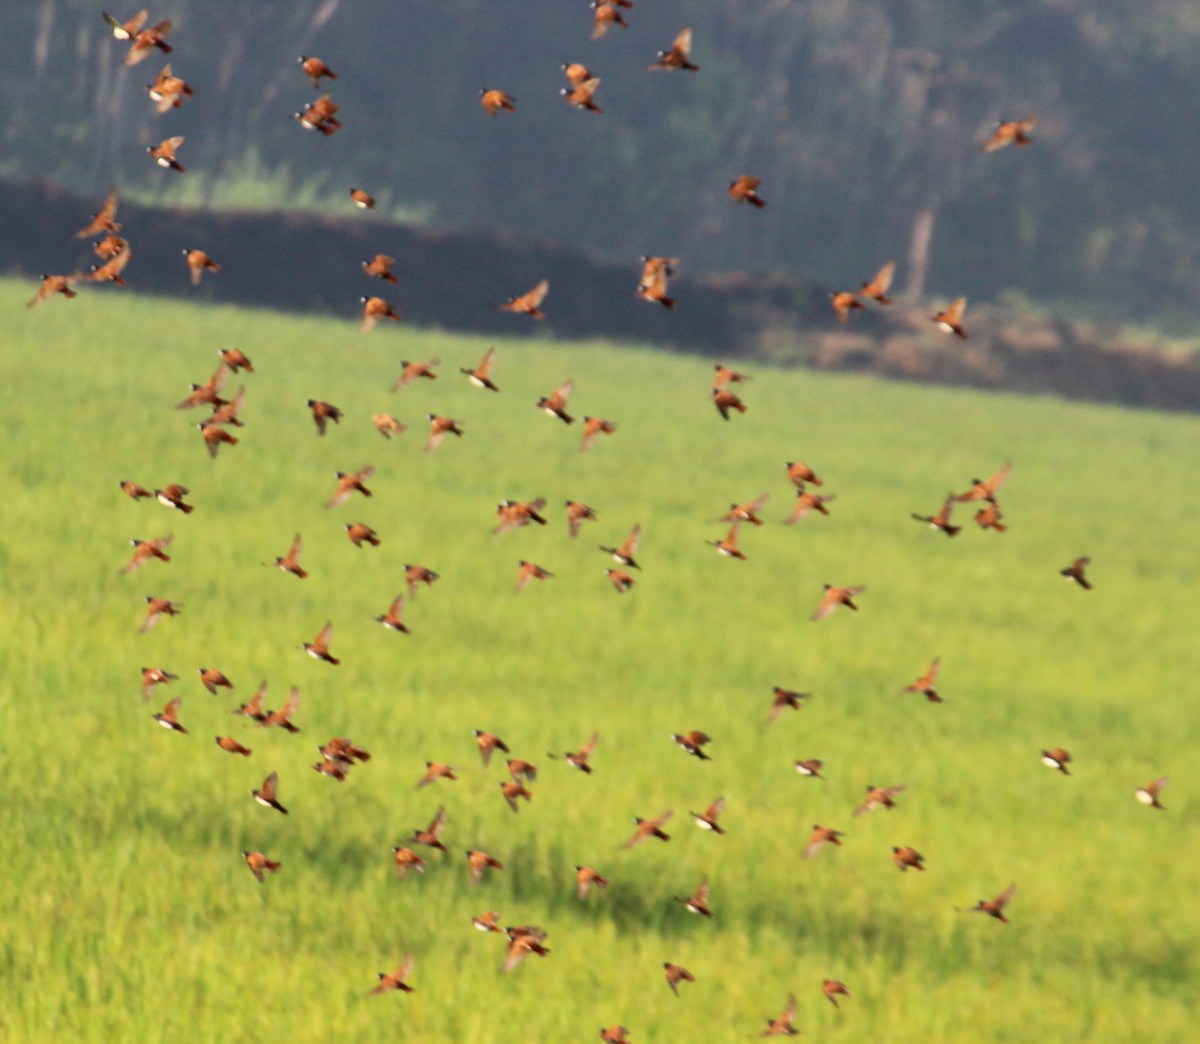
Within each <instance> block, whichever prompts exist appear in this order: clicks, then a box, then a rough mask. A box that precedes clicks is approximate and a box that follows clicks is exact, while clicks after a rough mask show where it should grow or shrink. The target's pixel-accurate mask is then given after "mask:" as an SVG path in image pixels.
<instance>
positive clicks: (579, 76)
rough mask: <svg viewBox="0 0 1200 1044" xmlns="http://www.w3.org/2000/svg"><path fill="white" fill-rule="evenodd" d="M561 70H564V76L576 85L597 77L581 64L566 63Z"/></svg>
mask: <svg viewBox="0 0 1200 1044" xmlns="http://www.w3.org/2000/svg"><path fill="white" fill-rule="evenodd" d="M559 68H561V69H562V71H563V75H564V76H566V78H567V79H568V80H570V81H571V83H573V84H575V85H579V84H581V83H583V81H584V80H590V79H591V78H592V77H593V76H594V75H595V74H594V73H592V72H591V71H590V70H589V69H588V67H587V66H586V65H583V64H582V63H580V62H564V63H563V64H562V65H561V66H559Z"/></svg>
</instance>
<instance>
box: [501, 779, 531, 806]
mask: <svg viewBox="0 0 1200 1044" xmlns="http://www.w3.org/2000/svg"><path fill="white" fill-rule="evenodd" d="M500 793H501V794H503V795H504V800H505V801H507V802H508V807H509V808H511V809H512V810H513V811H514V812H517V811H519V809H518V808H517V801H519V800H520V799H521V798H524V799H525V800H526V801H532V800H533V794H532V793H530V791H529V790H527V789H526V788H525V787H524V786H523V785H522V784H521V783H518V782H515V781H514V780H511V779H502V780H500Z"/></svg>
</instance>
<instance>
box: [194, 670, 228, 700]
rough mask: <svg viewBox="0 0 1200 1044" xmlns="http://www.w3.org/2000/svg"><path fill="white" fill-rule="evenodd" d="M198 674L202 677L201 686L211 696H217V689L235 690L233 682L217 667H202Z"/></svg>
mask: <svg viewBox="0 0 1200 1044" xmlns="http://www.w3.org/2000/svg"><path fill="white" fill-rule="evenodd" d="M198 673H199V675H200V684H201V685H203V686H204V687H205V688H206V689H207V690H208V692H209V695H210V696H215V695H216V694H217V689H232V688H233V682H231V681H230V680H229V679H228V678H226V677H225V675H224V674H223V673H222V672H221V671H219V670H217V668H216V667H201V668H199V671H198Z"/></svg>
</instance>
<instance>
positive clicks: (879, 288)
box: [858, 261, 896, 305]
mask: <svg viewBox="0 0 1200 1044" xmlns="http://www.w3.org/2000/svg"><path fill="white" fill-rule="evenodd" d="M895 274H896V262H895V261H888V262H887V263H886V264H885V265H884V266H883V267H882V268H881V269H880V270H879V271H878V272H876V273H875V276H874V278H873V279H871V281H870V282H868V283H863V285H862V286H861V287H860V288H859V291H858V292H859V295H860V296H862V297H869V298H871V300H873V301H878V302H879V303H880V304H881V305H890V304H891V303H892V299H891V298H890V297H888V295H887V292H888V290H889V289H891V286H892V277H893V276H894V275H895Z"/></svg>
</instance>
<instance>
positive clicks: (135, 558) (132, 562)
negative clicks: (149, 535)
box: [117, 533, 175, 576]
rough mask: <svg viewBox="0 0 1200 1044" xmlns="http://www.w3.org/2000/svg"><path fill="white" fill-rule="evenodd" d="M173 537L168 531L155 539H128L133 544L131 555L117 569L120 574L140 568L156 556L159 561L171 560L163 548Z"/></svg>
mask: <svg viewBox="0 0 1200 1044" xmlns="http://www.w3.org/2000/svg"><path fill="white" fill-rule="evenodd" d="M174 539H175V536H174V534H172V533H168V534H167V535H166V536H164V537H159V538H158V539H157V540H139V539H137V538H136V537H135V538H134V539H133V540H131V541H129V542H130V543H131V544H132V545H133V555H132V556H131V557H130V559H129V561H128V562H126V563H125V564H124V565H123V566H121V568H120V569H119V570H117V572H118V573H120V574H121V575H122V576H124V575H125V574H126V573H132V572H133V571H134V570H135V569H140V568H141V567H142V566H144V565H145V564H146V563H147V562H149V561H150V559H152V558H157V559H158V560H159V561H160V562H169V561H171V556H170V555H168V554H167V553H166V551H164V550H163V548H165V547H169V546H170V545H171V541H172V540H174Z"/></svg>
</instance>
